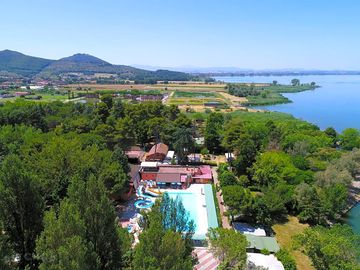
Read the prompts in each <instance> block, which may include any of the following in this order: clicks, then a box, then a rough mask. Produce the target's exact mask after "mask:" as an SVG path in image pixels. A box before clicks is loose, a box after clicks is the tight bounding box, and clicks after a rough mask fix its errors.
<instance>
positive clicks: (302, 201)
mask: <svg viewBox="0 0 360 270" xmlns="http://www.w3.org/2000/svg"><path fill="white" fill-rule="evenodd" d="M296 200H297V208H298V211H299V215H298V217H299V220H300V221H301V222H309V223H312V224H321V223H323V222H324V215H323V208H322V205H321V201H320V198H319V194H318V192H317V190H316V188H315V187H313V186H310V185H308V184H305V183H303V184H300V185H299V186H298V187H297V188H296Z"/></svg>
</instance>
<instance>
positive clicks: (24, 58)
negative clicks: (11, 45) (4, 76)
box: [0, 50, 53, 76]
mask: <svg viewBox="0 0 360 270" xmlns="http://www.w3.org/2000/svg"><path fill="white" fill-rule="evenodd" d="M52 62H53V60H49V59H43V58H39V57H33V56H28V55H25V54H22V53H19V52H15V51H10V50H5V51H0V71H7V72H11V73H16V74H19V75H22V76H32V75H35V74H37V73H39V72H40V71H41V70H43V69H44V68H45V67H46V66H48V65H50V64H51V63H52Z"/></svg>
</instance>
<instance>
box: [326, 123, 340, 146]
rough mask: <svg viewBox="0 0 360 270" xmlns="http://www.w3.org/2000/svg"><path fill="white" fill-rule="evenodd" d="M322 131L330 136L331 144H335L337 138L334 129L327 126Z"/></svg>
mask: <svg viewBox="0 0 360 270" xmlns="http://www.w3.org/2000/svg"><path fill="white" fill-rule="evenodd" d="M324 133H325V134H326V135H327V136H329V137H330V138H331V140H332V143H333V146H336V141H337V138H338V134H337V132H336V130H335V129H334V128H333V127H328V128H327V129H325V130H324Z"/></svg>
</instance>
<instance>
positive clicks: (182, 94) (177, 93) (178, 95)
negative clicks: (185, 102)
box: [172, 91, 220, 98]
mask: <svg viewBox="0 0 360 270" xmlns="http://www.w3.org/2000/svg"><path fill="white" fill-rule="evenodd" d="M172 97H173V98H215V97H220V95H219V94H218V93H216V92H186V91H185V92H184V91H174V95H173V96H172Z"/></svg>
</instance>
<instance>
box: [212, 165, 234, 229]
mask: <svg viewBox="0 0 360 270" xmlns="http://www.w3.org/2000/svg"><path fill="white" fill-rule="evenodd" d="M216 169H217V167H212V168H211V170H212V174H213V178H214V185H215V187H216V186H217V185H219V184H218V183H219V181H218V175H217V172H216ZM216 198H217V201H218V204H219V209H220V215H221V221H222V226H223V228H226V229H231V226H230V223H229V220H228V218H227V216H225V215H224V212H226V209H225V205H224V204H223V203H222V202H224V199H223V197H222V195H221V190H219V191H217V192H216Z"/></svg>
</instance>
